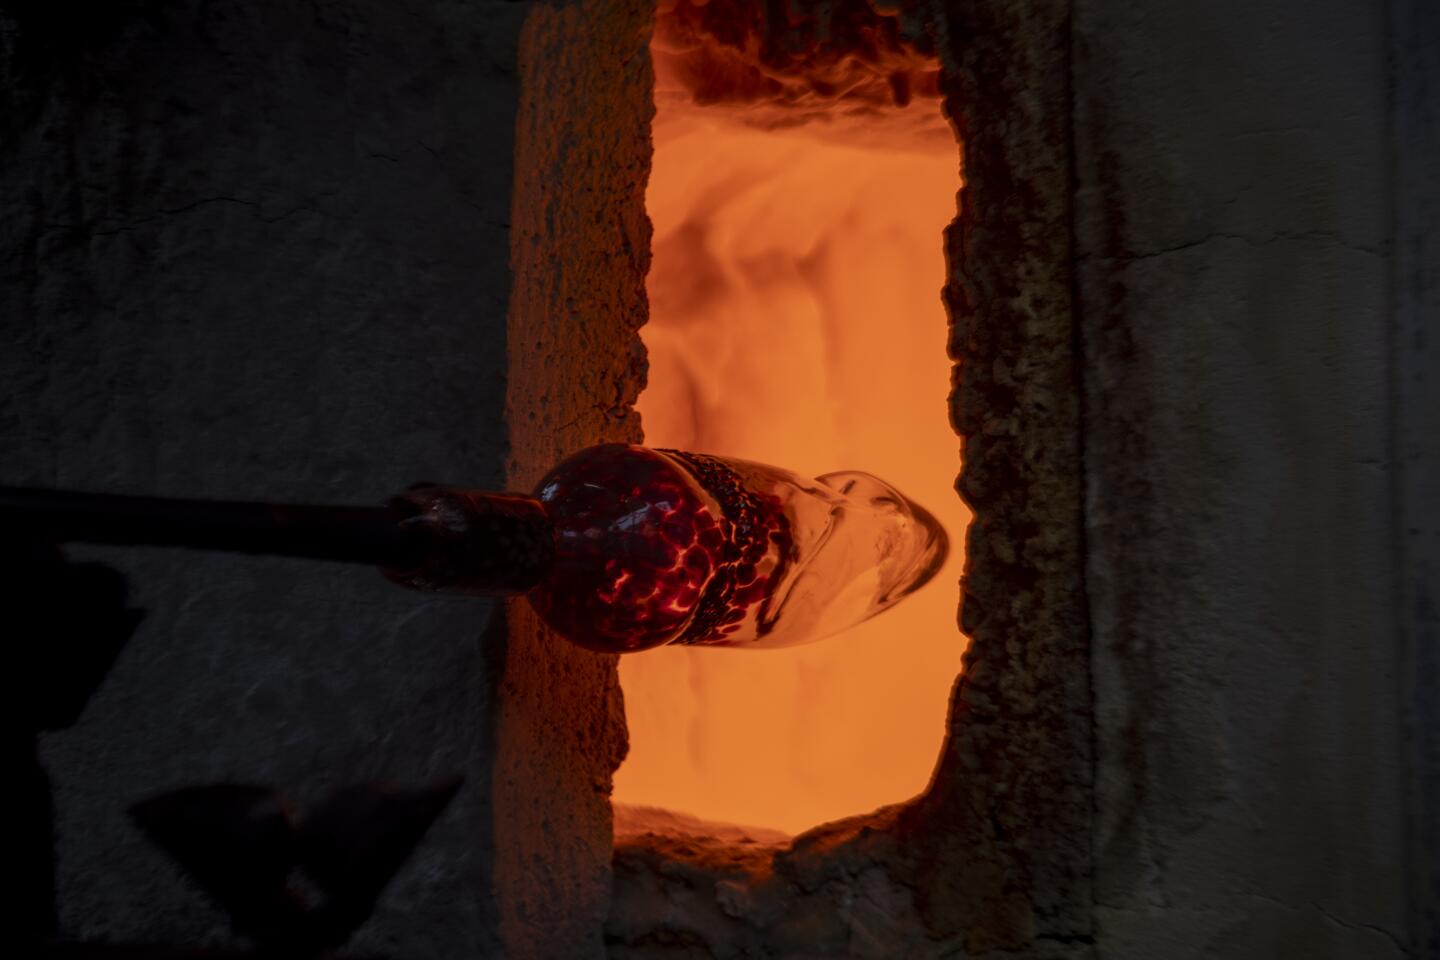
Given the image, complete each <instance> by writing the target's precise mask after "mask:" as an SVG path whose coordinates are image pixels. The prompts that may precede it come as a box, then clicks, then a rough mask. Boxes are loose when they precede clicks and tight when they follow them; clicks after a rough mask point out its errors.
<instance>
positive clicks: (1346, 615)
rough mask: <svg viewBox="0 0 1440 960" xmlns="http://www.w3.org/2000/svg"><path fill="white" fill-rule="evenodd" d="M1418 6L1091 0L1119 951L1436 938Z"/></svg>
mask: <svg viewBox="0 0 1440 960" xmlns="http://www.w3.org/2000/svg"><path fill="white" fill-rule="evenodd" d="M1396 9H1397V10H1401V11H1404V10H1407V9H1408V13H1407V14H1406V16H1408V17H1409V22H1408V24H1407V23H1406V22H1405V18H1404V17H1401V16H1394V17H1392V12H1391V11H1388V10H1387V9H1386V8H1385V6H1384V5H1370V4H1354V3H1344V2H1327V3H1322V4H1316V3H1300V2H1274V3H1266V4H1248V3H1237V2H1228V0H1226V2H1219V3H1209V4H1194V3H1188V2H1179V0H1175V2H1169V0H1167V2H1161V3H1149V4H1141V5H1132V4H1118V3H1110V2H1106V0H1076V2H1075V6H1074V28H1075V32H1074V66H1073V90H1074V99H1075V107H1076V118H1075V139H1076V156H1077V176H1078V184H1077V189H1078V194H1077V198H1076V203H1077V207H1076V217H1077V226H1076V239H1077V258H1078V273H1079V280H1080V284H1079V290H1080V304H1079V309H1080V322H1081V331H1082V334H1081V340H1082V343H1083V365H1084V376H1085V397H1084V400H1085V405H1086V414H1087V428H1086V435H1085V458H1086V475H1087V489H1088V500H1087V504H1088V506H1087V514H1088V521H1087V532H1088V566H1087V575H1088V578H1089V591H1090V596H1091V601H1092V614H1093V625H1094V638H1093V641H1094V670H1093V682H1094V693H1095V711H1096V714H1095V717H1096V737H1097V739H1096V745H1097V750H1098V767H1097V773H1096V782H1097V786H1096V796H1095V805H1096V806H1095V809H1096V818H1097V819H1096V825H1095V830H1096V836H1095V851H1096V893H1095V897H1096V938H1097V943H1099V944H1100V951H1101V954H1102V955H1104V956H1113V957H1156V956H1164V957H1172V958H1185V957H1226V958H1241V957H1282V956H1283V957H1302V956H1303V957H1314V958H1321V957H1335V958H1341V957H1343V958H1361V957H1375V958H1387V957H1396V956H1406V955H1408V956H1433V955H1434V953H1433V951H1430V952H1427V951H1426V950H1425V949H1422V947H1421V945H1420V939H1419V938H1420V937H1421V936H1422V933H1421V930H1422V927H1423V926H1424V925H1425V923H1427V922H1430V923H1433V917H1434V911H1435V907H1434V904H1433V902H1429V903H1421V901H1420V898H1421V896H1422V894H1421V892H1420V888H1419V886H1418V885H1417V884H1416V883H1415V882H1414V878H1415V877H1416V876H1417V875H1418V873H1417V871H1423V870H1426V869H1430V870H1433V864H1434V859H1433V858H1434V849H1433V842H1434V833H1433V831H1432V832H1431V833H1430V834H1429V836H1430V840H1429V842H1430V843H1431V844H1432V846H1431V849H1430V850H1429V851H1428V853H1427V852H1426V851H1425V850H1424V849H1423V848H1418V847H1417V845H1418V843H1419V842H1420V840H1419V838H1420V836H1421V830H1420V827H1421V824H1422V822H1423V821H1424V819H1425V818H1426V817H1433V811H1432V812H1429V813H1427V812H1426V811H1425V810H1424V809H1423V805H1422V804H1420V803H1418V802H1417V799H1416V793H1415V791H1416V790H1417V789H1418V785H1419V784H1420V783H1422V781H1423V779H1424V778H1423V776H1421V775H1420V774H1419V773H1418V772H1417V771H1418V769H1419V752H1418V748H1417V738H1416V736H1410V737H1406V736H1405V735H1404V734H1405V730H1406V727H1405V724H1406V722H1407V720H1410V719H1412V717H1411V711H1410V707H1409V705H1410V703H1411V700H1410V698H1411V697H1412V696H1414V695H1416V694H1417V691H1416V689H1415V686H1414V682H1413V681H1414V679H1415V672H1414V671H1413V670H1412V669H1411V666H1412V664H1413V662H1414V658H1415V657H1417V656H1419V655H1420V651H1419V647H1418V646H1417V645H1416V644H1414V643H1410V642H1409V641H1407V639H1406V636H1407V631H1406V629H1403V628H1404V627H1406V625H1407V624H1409V625H1412V626H1413V629H1412V630H1411V631H1410V632H1411V633H1412V634H1414V633H1417V632H1423V631H1424V630H1427V629H1428V630H1429V635H1428V639H1427V640H1425V642H1428V643H1431V644H1433V642H1434V626H1433V624H1434V619H1433V618H1434V614H1433V606H1431V607H1430V608H1429V609H1430V611H1431V612H1430V613H1429V614H1428V617H1429V619H1428V620H1427V621H1425V622H1424V623H1422V620H1423V619H1424V618H1423V617H1421V616H1420V615H1419V614H1417V615H1416V617H1414V618H1411V616H1410V611H1409V609H1406V610H1405V611H1404V613H1403V614H1400V613H1397V611H1400V609H1401V608H1400V607H1399V603H1400V596H1399V593H1398V586H1397V585H1399V584H1401V583H1402V582H1406V581H1403V579H1402V569H1403V570H1406V571H1408V573H1406V574H1405V576H1408V577H1411V579H1410V580H1409V581H1408V583H1409V586H1408V588H1407V589H1409V590H1411V591H1412V593H1411V595H1410V596H1411V599H1410V601H1409V602H1410V603H1412V604H1414V603H1424V602H1426V597H1427V596H1433V581H1431V582H1430V583H1429V584H1417V583H1416V582H1415V580H1414V579H1413V578H1414V576H1415V572H1416V571H1417V570H1418V568H1417V567H1416V566H1415V565H1414V564H1415V563H1416V562H1417V561H1418V560H1419V559H1421V556H1422V554H1425V553H1426V552H1427V551H1428V555H1429V557H1430V558H1431V562H1433V557H1434V547H1433V543H1434V540H1433V529H1434V526H1433V524H1434V517H1435V513H1434V510H1435V505H1434V502H1433V500H1431V501H1428V502H1427V501H1426V495H1425V493H1424V492H1423V491H1425V490H1432V491H1433V479H1431V480H1429V481H1426V482H1428V483H1429V484H1430V485H1429V486H1423V485H1420V481H1419V479H1418V474H1417V473H1416V470H1418V469H1419V468H1420V467H1421V465H1422V461H1424V460H1426V459H1427V458H1428V463H1429V468H1430V469H1433V465H1434V449H1435V447H1434V438H1433V435H1431V436H1430V437H1429V438H1428V439H1426V438H1423V437H1422V433H1423V429H1424V428H1423V427H1422V426H1421V423H1423V422H1424V418H1423V417H1421V414H1420V412H1419V409H1418V408H1417V406H1416V405H1417V404H1420V403H1425V402H1427V401H1425V400H1424V399H1423V398H1424V396H1425V392H1424V391H1425V389H1426V388H1425V387H1424V385H1423V384H1424V380H1425V374H1424V371H1423V370H1422V369H1421V367H1422V366H1423V367H1426V368H1428V369H1429V370H1430V371H1431V372H1432V373H1433V371H1434V359H1433V354H1432V355H1431V358H1430V359H1428V360H1424V359H1417V358H1416V356H1415V354H1414V347H1413V346H1412V345H1411V344H1410V343H1402V342H1400V339H1399V338H1398V337H1397V331H1399V330H1401V329H1402V327H1403V329H1404V330H1405V331H1407V333H1406V336H1408V337H1409V338H1411V339H1412V340H1418V341H1421V342H1423V341H1424V340H1425V338H1426V336H1427V335H1428V334H1427V323H1429V322H1431V321H1433V320H1434V312H1433V311H1434V303H1435V301H1434V275H1433V269H1434V267H1433V261H1431V262H1429V263H1428V264H1427V262H1426V256H1427V253H1426V252H1427V251H1429V254H1430V255H1432V256H1433V251H1434V247H1433V237H1434V235H1435V230H1436V224H1435V220H1434V209H1435V207H1434V205H1433V202H1434V196H1435V192H1434V181H1433V175H1427V174H1423V173H1422V172H1421V171H1423V170H1427V169H1428V170H1433V164H1434V160H1433V157H1434V154H1431V155H1430V159H1429V160H1428V161H1424V160H1422V159H1420V158H1422V157H1423V156H1424V155H1425V154H1424V153H1423V151H1422V146H1421V143H1420V140H1419V139H1418V137H1417V135H1416V134H1415V132H1414V131H1411V132H1409V133H1406V132H1403V131H1400V132H1397V129H1396V117H1397V112H1396V102H1395V100H1393V99H1392V89H1394V88H1392V86H1391V79H1392V75H1393V73H1394V71H1395V69H1396V66H1397V64H1399V65H1401V66H1405V65H1407V64H1408V67H1407V69H1409V70H1410V75H1409V81H1408V83H1409V84H1410V87H1409V88H1406V87H1404V86H1403V85H1402V87H1401V88H1400V89H1401V90H1402V94H1403V92H1404V90H1405V89H1409V90H1410V96H1412V97H1415V98H1417V99H1416V100H1414V101H1413V102H1411V103H1410V105H1409V106H1407V107H1405V108H1403V109H1401V110H1400V112H1399V114H1398V116H1399V117H1400V118H1401V119H1402V120H1403V119H1404V118H1405V117H1411V118H1412V119H1413V121H1414V122H1415V123H1418V122H1419V121H1420V120H1421V119H1422V117H1421V110H1420V109H1419V108H1418V106H1417V104H1418V102H1419V100H1420V99H1423V97H1420V96H1419V95H1418V94H1417V92H1416V91H1415V89H1414V87H1415V85H1416V84H1417V83H1419V84H1420V86H1421V87H1422V88H1423V87H1424V84H1425V83H1430V84H1433V83H1434V79H1435V66H1434V58H1433V56H1430V55H1425V54H1423V52H1422V51H1421V49H1420V48H1421V47H1422V46H1425V45H1426V44H1424V43H1420V42H1411V41H1412V35H1410V34H1408V33H1406V32H1404V31H1405V30H1407V29H1413V28H1414V27H1415V26H1416V25H1418V24H1420V23H1421V22H1422V21H1428V22H1429V23H1430V26H1431V28H1432V30H1433V27H1434V19H1435V18H1434V16H1433V14H1426V13H1423V12H1421V9H1420V6H1419V5H1407V4H1399V5H1397V7H1396ZM1421 36H1423V33H1422V34H1421ZM1434 37H1435V34H1434V33H1433V32H1432V33H1431V34H1430V40H1429V44H1428V45H1429V46H1432V47H1433V42H1434ZM1407 49H1408V50H1409V51H1410V52H1409V53H1408V54H1407V53H1405V52H1404V51H1405V50H1407ZM1425 56H1429V60H1428V65H1423V66H1422V58H1423V57H1425ZM1425 71H1428V73H1427V72H1425ZM1429 89H1430V90H1431V91H1432V94H1431V95H1432V96H1433V89H1434V88H1433V86H1432V87H1430V88H1429ZM1406 110H1408V111H1410V112H1409V113H1406V112H1405V111H1406ZM1426 122H1427V123H1429V126H1428V128H1427V129H1428V136H1429V137H1430V142H1431V143H1432V145H1433V143H1434V134H1433V130H1434V126H1433V112H1432V113H1430V114H1429V120H1428V121H1426ZM1412 125H1413V124H1412ZM1401 160H1403V161H1404V162H1403V163H1401V162H1399V161H1401ZM1417 164H1418V166H1417ZM1397 170H1398V171H1400V173H1397ZM1406 170H1408V171H1409V172H1408V177H1409V180H1408V181H1407V180H1405V179H1404V178H1405V176H1406V174H1405V173H1404V171H1406ZM1404 184H1408V186H1405V185H1404ZM1402 190H1410V191H1411V195H1410V196H1400V195H1399V194H1400V192H1401V191H1402ZM1423 191H1428V197H1429V199H1428V201H1426V202H1428V203H1430V204H1431V205H1430V206H1429V208H1428V209H1429V210H1430V213H1429V214H1428V215H1427V214H1420V215H1417V214H1416V213H1415V211H1414V209H1413V207H1411V206H1410V205H1411V204H1413V203H1415V202H1418V201H1420V200H1421V199H1422V198H1421V197H1420V196H1418V195H1417V193H1418V192H1423ZM1397 215H1398V216H1400V217H1401V218H1402V219H1403V221H1404V222H1406V223H1408V224H1409V229H1410V231H1411V233H1412V234H1413V236H1412V237H1411V239H1409V240H1407V241H1405V242H1406V243H1407V244H1408V246H1407V247H1406V248H1405V252H1404V253H1403V255H1402V256H1400V259H1397V253H1398V251H1397V240H1396V237H1397V234H1396V223H1397ZM1426 232H1428V236H1429V237H1430V238H1431V239H1429V240H1425V239H1424V235H1425V234H1426ZM1407 264H1408V266H1407ZM1405 271H1408V273H1406V274H1405V275H1406V276H1409V277H1411V278H1412V279H1411V280H1409V281H1407V283H1410V286H1409V287H1404V289H1405V290H1408V291H1409V292H1404V293H1403V294H1402V287H1403V285H1402V284H1400V283H1398V282H1397V277H1399V276H1401V274H1402V273H1405ZM1402 297H1403V298H1408V299H1405V302H1406V303H1407V304H1408V306H1407V308H1406V309H1407V310H1408V313H1402V312H1398V311H1399V304H1400V303H1401V301H1402ZM1426 297H1428V298H1429V299H1428V301H1426V303H1428V306H1423V305H1422V303H1421V300H1424V299H1425V298H1426ZM1397 323H1398V324H1401V325H1402V326H1397ZM1430 329H1433V326H1432V327H1430ZM1428 349H1430V350H1432V351H1433V347H1429V348H1428ZM1402 368H1403V369H1409V370H1410V379H1409V381H1407V383H1408V385H1407V386H1405V387H1404V388H1403V389H1402V388H1399V387H1397V384H1398V383H1400V380H1398V379H1397V371H1398V370H1400V369H1402ZM1431 382H1432V383H1433V381H1431ZM1430 389H1432V390H1433V387H1432V388H1430ZM1430 396H1431V398H1432V399H1431V400H1430V401H1428V402H1429V403H1430V404H1431V406H1430V407H1429V409H1430V411H1431V414H1430V416H1431V417H1433V409H1434V408H1433V393H1432V394H1430ZM1402 410H1409V411H1410V412H1409V414H1407V416H1410V417H1411V419H1410V420H1409V421H1408V422H1409V423H1410V427H1409V428H1408V429H1409V433H1408V434H1405V435H1404V436H1405V437H1406V440H1405V442H1406V443H1408V444H1410V451H1411V452H1410V454H1409V455H1408V456H1398V455H1397V454H1398V453H1399V449H1398V448H1397V437H1400V436H1401V434H1400V433H1397V424H1399V423H1402V422H1407V421H1404V420H1402V419H1400V411H1402ZM1429 422H1430V423H1432V424H1433V423H1434V420H1433V419H1430V421H1429ZM1427 451H1428V452H1427ZM1432 477H1433V475H1432ZM1405 484H1414V486H1413V487H1406V486H1405ZM1403 491H1408V492H1403ZM1407 512H1408V515H1407ZM1422 515H1423V517H1422ZM1422 521H1423V523H1424V524H1428V527H1427V528H1426V529H1428V530H1429V531H1432V532H1431V533H1430V534H1429V536H1430V537H1431V539H1430V540H1429V541H1428V543H1429V546H1425V545H1422V543H1421V538H1419V537H1412V538H1411V541H1412V542H1411V548H1410V549H1411V554H1410V555H1409V556H1406V555H1404V554H1402V552H1401V550H1400V547H1399V545H1400V542H1401V539H1402V538H1401V531H1402V530H1403V529H1405V527H1406V525H1407V524H1410V525H1412V526H1416V527H1417V528H1418V527H1419V526H1420V525H1422ZM1430 569H1431V570H1432V575H1433V569H1434V568H1433V567H1431V568H1430ZM1417 591H1418V593H1419V594H1420V596H1418V597H1417V596H1416V595H1415V592H1417ZM1427 591H1429V593H1428V594H1427ZM1429 602H1431V603H1433V600H1430V601H1429ZM1426 623H1428V627H1427V626H1426V625H1425V624H1426ZM1426 655H1427V656H1429V657H1430V658H1431V659H1430V661H1429V663H1430V667H1429V669H1430V670H1431V671H1432V673H1431V676H1432V678H1433V669H1434V668H1433V662H1434V661H1433V656H1434V654H1433V652H1430V653H1428V654H1426ZM1428 736H1430V737H1431V738H1432V739H1431V741H1430V743H1431V744H1432V749H1433V742H1434V741H1433V733H1431V734H1428ZM1431 763H1432V764H1433V754H1432V760H1431ZM1433 769H1434V768H1433V766H1432V767H1431V770H1432V773H1431V776H1432V777H1433ZM1431 790H1432V792H1431V794H1430V797H1431V798H1432V800H1433V796H1434V794H1433V781H1432V785H1431ZM1430 822H1431V823H1432V824H1433V820H1432V821H1430ZM1427 858H1428V859H1427ZM1424 864H1428V865H1429V866H1428V867H1426V866H1423V865H1424ZM1412 897H1413V898H1414V899H1412ZM1427 915H1428V916H1429V917H1430V918H1431V919H1430V920H1429V921H1427V920H1426V919H1425V917H1426V916H1427ZM1431 943H1432V945H1433V941H1431Z"/></svg>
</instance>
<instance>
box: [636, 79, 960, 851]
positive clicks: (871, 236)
mask: <svg viewBox="0 0 1440 960" xmlns="http://www.w3.org/2000/svg"><path fill="white" fill-rule="evenodd" d="M656 69H657V82H656V89H657V93H656V108H657V115H656V118H655V125H654V142H655V153H654V167H653V172H652V174H651V178H650V183H649V188H648V192H647V196H646V203H647V206H648V209H649V213H650V217H651V220H652V221H653V223H654V230H655V233H654V241H653V254H654V260H653V263H652V266H651V272H650V276H649V280H648V290H649V296H650V307H651V318H650V323H649V325H648V326H647V327H646V328H645V329H644V330H643V331H642V335H643V337H644V340H645V343H646V346H647V348H648V349H649V354H650V379H649V386H648V387H647V389H646V390H645V392H644V393H643V394H642V396H641V398H640V403H639V409H640V412H641V415H642V417H643V421H644V426H645V442H646V443H647V444H649V445H651V446H662V447H678V448H682V449H690V450H697V451H702V452H707V453H714V454H720V455H728V456H736V457H743V458H747V459H752V460H759V461H764V462H769V463H774V464H778V465H781V466H785V467H787V468H790V469H793V470H796V471H799V472H805V473H808V474H810V475H818V474H821V473H826V472H829V471H833V470H841V469H855V470H865V471H868V472H871V473H874V474H876V475H878V476H880V477H882V478H884V479H885V480H887V481H889V482H890V483H892V484H894V485H895V486H896V487H898V488H899V489H900V490H902V491H903V492H904V493H906V494H907V495H909V496H911V497H913V498H914V499H916V500H917V501H918V502H920V503H922V504H924V505H925V506H926V507H928V508H929V509H930V510H932V511H933V512H934V513H935V515H936V516H937V517H938V518H939V519H940V521H941V522H942V523H943V524H944V525H945V526H946V528H947V530H948V532H949V534H950V538H951V544H952V554H951V558H950V561H949V563H948V564H947V566H946V568H945V569H944V570H943V571H941V573H940V574H939V575H938V576H937V577H936V579H935V581H934V582H932V583H931V584H930V585H929V586H927V587H925V588H923V589H922V590H921V591H919V592H918V593H917V594H915V595H914V596H912V597H910V598H909V599H907V600H905V601H904V602H902V603H901V604H900V605H899V606H897V607H896V608H895V609H893V610H891V611H889V612H887V613H885V614H882V615H881V616H879V617H877V618H875V619H873V620H871V621H869V622H868V623H865V624H862V625H861V626H859V627H856V628H853V629H851V630H849V631H847V632H846V633H844V634H842V635H839V636H835V637H831V638H829V639H827V640H824V641H821V642H819V643H817V644H814V645H812V646H807V647H799V648H794V649H787V650H773V651H763V652H750V651H743V650H742V651H732V650H714V649H687V648H662V649H660V650H655V651H651V652H649V653H645V654H639V655H636V656H631V657H626V658H624V659H623V660H622V663H621V668H620V675H621V682H622V684H623V687H624V691H625V700H626V714H627V718H628V722H629V728H630V755H629V757H628V759H627V760H626V762H625V764H624V765H623V766H622V767H621V769H620V771H619V773H618V774H617V777H616V784H615V799H616V801H617V802H620V803H625V804H636V805H646V806H660V807H666V808H670V809H673V810H678V811H683V812H685V813H689V814H693V815H696V816H699V817H702V818H705V819H714V820H723V821H727V822H731V823H744V824H753V825H757V826H767V827H774V828H779V829H781V830H785V831H789V832H797V831H799V830H802V829H805V828H808V827H810V826H813V825H815V824H817V823H820V822H823V821H826V820H830V819H835V818H837V817H840V816H845V815H849V814H854V813H857V812H861V811H864V810H868V809H871V808H874V807H876V806H880V805H883V804H885V803H891V802H895V801H898V800H903V799H905V798H907V797H909V796H912V795H914V794H916V793H918V792H919V791H921V790H922V789H924V787H925V784H926V782H927V780H928V778H929V775H930V773H931V769H932V767H933V765H934V762H935V758H936V756H937V755H938V752H939V747H940V742H941V738H942V735H943V731H944V728H945V713H946V708H947V704H948V701H949V695H950V687H951V684H952V683H953V681H954V679H955V677H956V675H957V674H958V672H959V669H960V657H961V654H962V653H963V650H964V642H965V641H964V638H963V637H962V635H961V634H960V633H959V630H958V628H957V626H956V625H955V614H956V608H957V602H958V579H959V573H960V568H961V565H962V557H961V556H960V553H961V551H962V549H963V546H962V545H963V543H964V527H965V524H966V522H967V521H968V519H969V517H968V513H967V512H966V510H965V508H964V506H963V505H962V504H961V502H960V500H959V498H958V496H957V495H956V494H955V492H954V490H953V486H952V484H953V480H954V477H955V475H956V473H957V471H958V470H959V442H958V440H957V438H956V436H955V434H954V432H953V431H952V429H951V427H950V424H949V421H948V416H947V409H948V408H947V402H946V396H947V393H948V390H949V384H950V362H949V360H948V359H947V357H946V354H945V340H946V318H945V313H944V309H943V307H942V305H941V302H940V297H939V291H940V287H941V284H942V282H943V280H944V274H945V262H944V256H943V253H942V246H941V232H942V230H943V229H944V228H945V226H946V225H947V224H948V223H949V221H950V220H951V219H952V218H953V217H954V213H955V197H956V192H957V190H958V188H959V160H958V151H957V149H956V146H955V142H954V139H953V137H952V135H951V133H950V130H949V128H948V125H947V124H946V123H945V121H944V119H943V118H942V117H941V115H940V107H939V100H938V99H935V98H928V99H920V98H917V99H914V100H911V101H910V102H909V103H908V105H906V106H905V107H904V108H903V109H901V108H898V107H897V108H895V109H893V110H891V111H890V112H889V113H888V114H883V115H877V114H876V113H875V112H874V111H870V110H860V111H841V110H836V111H834V112H833V113H832V114H830V115H826V116H820V117H818V118H816V117H813V116H812V117H811V118H810V119H809V120H808V122H805V123H801V124H798V125H792V124H787V123H784V122H771V121H769V120H763V118H762V120H761V121H760V122H757V116H756V114H755V113H754V110H753V105H752V107H736V106H734V105H724V106H722V105H709V106H702V105H697V104H696V103H695V102H694V98H693V97H691V96H689V95H688V94H687V93H686V92H685V91H684V90H683V89H680V88H679V86H678V85H677V84H676V83H674V82H672V80H673V78H672V77H671V76H670V75H669V74H670V71H669V69H668V67H667V60H666V58H665V57H663V56H660V55H658V54H657V57H656ZM781 113H783V111H781ZM780 115H781V114H780V113H777V114H775V115H774V116H780Z"/></svg>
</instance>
